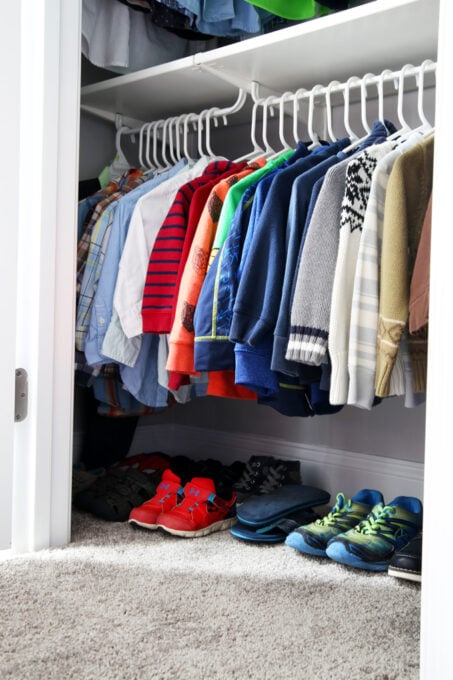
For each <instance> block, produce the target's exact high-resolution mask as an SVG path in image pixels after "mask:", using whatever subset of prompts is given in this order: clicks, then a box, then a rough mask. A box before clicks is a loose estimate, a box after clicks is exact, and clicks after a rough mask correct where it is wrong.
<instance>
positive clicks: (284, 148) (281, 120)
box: [278, 91, 297, 153]
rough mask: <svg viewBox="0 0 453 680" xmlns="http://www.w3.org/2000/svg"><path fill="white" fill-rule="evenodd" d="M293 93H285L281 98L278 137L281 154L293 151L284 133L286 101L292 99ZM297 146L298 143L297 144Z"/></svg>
mask: <svg viewBox="0 0 453 680" xmlns="http://www.w3.org/2000/svg"><path fill="white" fill-rule="evenodd" d="M292 94H293V93H292V92H289V91H287V92H284V93H283V94H282V96H281V98H280V105H279V118H278V137H279V139H280V142H281V145H282V149H281V151H280V153H283V152H284V151H289V150H290V149H292V146H291V144H288V142H287V141H286V139H285V132H284V125H285V101H286V100H287V99H290V98H291V97H292ZM296 144H297V142H296Z"/></svg>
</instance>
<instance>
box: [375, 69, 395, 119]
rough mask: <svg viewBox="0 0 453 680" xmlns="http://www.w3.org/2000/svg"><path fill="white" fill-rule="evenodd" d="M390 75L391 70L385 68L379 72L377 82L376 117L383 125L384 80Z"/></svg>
mask: <svg viewBox="0 0 453 680" xmlns="http://www.w3.org/2000/svg"><path fill="white" fill-rule="evenodd" d="M391 75H392V72H391V71H390V69H388V68H386V69H384V70H383V71H382V73H380V75H379V80H378V82H377V91H378V105H379V112H378V119H379V120H380V122H381V123H382V124H383V125H385V123H384V82H385V81H386V80H387V79H388V77H389V76H391Z"/></svg>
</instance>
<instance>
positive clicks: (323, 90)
mask: <svg viewBox="0 0 453 680" xmlns="http://www.w3.org/2000/svg"><path fill="white" fill-rule="evenodd" d="M436 66H437V64H436V62H434V61H432V60H430V59H427V60H425V61H424V62H423V63H422V64H420V65H419V66H414V65H412V64H405V65H403V66H402V68H401V69H399V70H395V71H391V70H389V69H386V70H384V71H382V73H380V74H373V73H367V74H365V75H363V76H362V77H360V76H351V77H350V78H348V80H347V81H345V82H338V81H332V82H331V83H328V84H327V85H321V84H318V85H315V86H314V87H313V88H311V89H309V90H307V89H304V88H299V89H296V90H294V91H286V92H284V93H283V94H281V95H270V96H266V98H264V97H263V96H261V95H260V93H259V90H260V88H261V85H260V84H259V83H256V82H254V81H252V82H251V83H250V87H247V88H239V90H238V97H237V100H236V102H234V104H233V105H232V106H230V107H225V108H223V109H221V108H218V107H215V106H214V107H212V108H210V109H204V110H203V111H201V112H200V113H187V114H181V115H180V116H178V118H180V119H181V120H183V119H184V118H187V120H188V121H190V122H193V123H198V124H200V125H201V126H202V125H203V121H206V122H207V123H209V121H210V120H215V119H217V118H220V117H224V116H229V115H232V114H234V113H236V112H238V111H239V110H241V109H242V108H243V107H244V105H245V103H246V100H247V95H248V94H250V96H251V98H252V100H253V102H254V105H255V106H254V110H253V116H256V113H257V109H258V108H259V106H262V107H263V109H264V105H265V104H266V106H280V105H281V106H283V107H284V106H285V105H286V104H289V103H290V102H291V101H292V102H293V103H294V102H296V103H298V104H300V103H301V102H303V101H304V100H307V101H309V102H310V101H311V102H312V103H314V104H318V103H319V101H320V100H323V101H324V102H326V103H327V108H330V103H331V97H332V95H335V94H342V95H343V100H344V106H345V107H349V104H350V93H351V91H354V90H360V91H361V93H362V96H361V98H362V100H363V99H364V96H363V95H365V96H368V89H369V88H370V87H373V86H376V88H377V94H378V97H379V99H380V102H382V100H383V96H384V91H383V88H384V84H386V83H392V82H393V83H394V87H395V90H396V91H399V90H400V89H401V87H405V81H406V80H407V79H410V78H415V79H416V82H417V84H418V90H419V92H422V91H423V87H424V78H425V75H426V74H429V73H435V71H436ZM419 105H420V102H419ZM83 109H84V110H87V111H88V110H89V109H87V108H86V107H83ZM89 112H90V113H93V114H94V115H97V113H96V111H94V110H93V109H90V110H89ZM100 113H102V112H100ZM380 113H382V105H380ZM173 118H174V117H173ZM110 119H112V118H110ZM115 122H116V127H117V130H118V129H119V128H120V127H122V131H121V132H122V134H125V135H128V136H133V135H136V134H139V133H140V130H141V128H142V126H140V127H128V126H127V122H126V120H125V119H123V118H122V117H121V116H118V115H117V116H116V118H115ZM137 122H138V121H137ZM162 123H165V120H163V121H162ZM143 125H145V123H143ZM146 125H151V123H146ZM156 129H157V132H159V130H160V129H161V127H160V126H157V128H156Z"/></svg>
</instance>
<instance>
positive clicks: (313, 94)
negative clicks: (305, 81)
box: [307, 85, 324, 150]
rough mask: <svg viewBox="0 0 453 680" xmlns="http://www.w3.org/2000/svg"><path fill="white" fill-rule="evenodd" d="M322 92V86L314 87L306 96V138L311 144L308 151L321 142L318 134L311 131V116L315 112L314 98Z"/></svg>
mask: <svg viewBox="0 0 453 680" xmlns="http://www.w3.org/2000/svg"><path fill="white" fill-rule="evenodd" d="M323 90H324V87H323V85H314V87H312V89H311V90H310V94H309V95H308V122H307V128H308V136H309V137H310V139H311V142H312V143H311V144H310V146H309V147H308V148H309V150H311V149H315V148H316V147H317V146H320V144H321V142H320V141H319V137H318V134H317V133H316V132H315V131H314V129H313V115H314V112H315V97H316V95H317V94H318V93H320V92H321V91H323Z"/></svg>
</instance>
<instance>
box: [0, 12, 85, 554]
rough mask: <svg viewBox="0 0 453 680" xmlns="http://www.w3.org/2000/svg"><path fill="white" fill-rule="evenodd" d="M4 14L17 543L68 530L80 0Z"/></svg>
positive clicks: (13, 536)
mask: <svg viewBox="0 0 453 680" xmlns="http://www.w3.org/2000/svg"><path fill="white" fill-rule="evenodd" d="M5 13H8V19H10V20H11V22H10V23H9V24H8V21H4V22H3V26H4V27H5V29H7V30H5V32H6V33H8V32H9V33H10V35H11V36H12V41H14V40H17V44H16V49H15V51H14V50H13V51H12V53H11V54H8V55H6V54H5V56H4V59H3V62H2V63H3V64H4V67H3V68H2V73H3V72H4V71H5V72H6V73H7V75H8V77H9V79H10V80H12V81H14V77H15V78H16V79H17V81H16V87H15V88H12V92H13V94H14V106H15V108H14V107H13V109H12V111H11V109H10V108H8V111H7V113H8V115H9V128H8V127H7V126H6V124H5V126H4V128H3V130H4V136H5V139H6V137H7V132H6V131H7V130H8V132H9V131H10V130H11V127H12V124H13V123H14V122H15V124H16V126H17V129H15V130H14V131H13V130H11V132H10V135H11V138H10V139H9V138H8V141H9V142H10V143H11V146H12V147H13V148H12V151H11V152H10V153H8V154H7V156H6V157H5V158H4V165H5V168H7V169H8V171H9V172H10V173H12V176H11V174H10V175H9V179H10V187H11V184H12V185H13V190H14V191H13V192H12V196H13V198H14V201H13V204H14V207H15V209H16V214H15V216H14V217H15V219H11V224H14V225H17V231H15V235H16V239H17V253H18V258H17V291H15V293H16V294H15V295H14V296H13V299H14V303H15V310H14V312H15V321H16V323H15V328H16V336H15V345H16V346H15V357H14V363H13V366H16V367H22V368H24V369H25V370H26V371H27V374H28V415H27V417H26V419H25V420H23V421H22V422H18V423H16V424H15V426H14V437H13V439H12V441H8V443H7V445H8V464H9V468H11V469H9V470H8V474H9V476H10V479H9V481H10V492H9V494H10V495H9V499H7V500H5V501H4V500H3V498H2V504H3V503H4V504H8V503H9V515H10V518H11V520H10V522H9V524H10V529H9V530H8V529H7V528H3V524H5V527H6V525H7V522H6V521H4V518H2V520H1V523H2V531H4V533H5V536H4V540H3V541H2V546H3V547H7V543H9V544H10V546H11V548H12V550H13V551H14V552H26V551H31V550H38V549H40V548H46V547H49V546H58V545H63V544H65V543H68V542H69V540H70V522H71V472H72V437H73V385H74V317H75V253H76V245H77V229H76V206H77V186H78V147H79V138H78V137H79V132H78V131H79V109H80V24H81V2H80V0H75V1H74V0H20V1H18V2H13V3H7V4H6V6H5V8H4V9H3V10H2V20H3V19H4V18H5ZM15 57H17V68H16V60H15ZM11 67H14V68H13V70H12V71H11V76H10V75H9V69H10V68H11ZM12 84H13V85H14V83H12ZM16 111H17V112H18V115H17V116H16V115H14V114H15V112H16ZM3 113H4V111H3V112H2V114H3ZM11 158H12V159H13V160H14V161H16V162H17V167H15V166H14V165H13V168H12V170H11V166H10V160H11ZM7 160H8V163H6V161H7ZM5 186H8V185H7V184H6V183H4V182H3V183H2V187H5ZM10 187H9V194H10V195H11V189H10ZM14 192H15V193H14ZM9 289H10V290H13V289H14V286H13V285H10V287H9ZM12 318H14V317H12ZM9 359H10V358H9ZM10 393H11V389H10ZM10 393H9V394H8V395H7V401H8V403H9V402H10V401H11V394H10ZM4 398H5V396H4V394H2V399H4ZM5 410H6V409H5ZM2 415H3V414H2ZM12 422H14V421H12ZM8 431H9V430H8ZM2 434H3V433H2ZM11 472H12V484H11ZM2 477H3V473H2ZM4 484H5V486H7V484H8V482H7V481H5V482H4Z"/></svg>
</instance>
